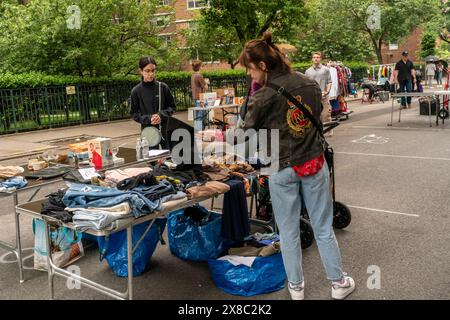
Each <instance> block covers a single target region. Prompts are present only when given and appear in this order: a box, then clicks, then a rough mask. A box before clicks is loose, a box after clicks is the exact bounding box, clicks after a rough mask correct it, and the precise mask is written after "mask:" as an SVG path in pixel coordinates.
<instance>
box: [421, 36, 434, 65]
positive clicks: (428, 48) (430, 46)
mask: <svg viewBox="0 0 450 320" xmlns="http://www.w3.org/2000/svg"><path fill="white" fill-rule="evenodd" d="M436 38H437V34H435V33H434V32H430V31H428V32H425V33H424V35H423V37H422V42H421V50H420V56H421V57H422V58H423V59H425V58H426V57H428V56H433V55H435V54H436Z"/></svg>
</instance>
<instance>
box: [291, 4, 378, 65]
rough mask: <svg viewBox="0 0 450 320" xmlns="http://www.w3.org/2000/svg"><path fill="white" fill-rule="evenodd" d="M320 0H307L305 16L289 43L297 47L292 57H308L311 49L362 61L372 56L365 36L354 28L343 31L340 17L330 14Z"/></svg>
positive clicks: (338, 58)
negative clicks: (291, 42) (306, 17)
mask: <svg viewBox="0 0 450 320" xmlns="http://www.w3.org/2000/svg"><path fill="white" fill-rule="evenodd" d="M323 4H324V2H323V1H317V0H315V1H308V2H307V6H306V8H307V9H308V11H309V19H308V20H307V24H306V26H305V27H304V28H302V30H300V31H299V34H298V36H297V37H295V39H296V40H295V41H293V44H295V46H296V47H297V48H298V52H297V53H296V54H295V56H294V59H295V60H296V61H309V60H310V59H311V53H312V52H316V51H319V52H322V53H323V54H324V56H325V57H326V58H329V59H332V60H335V61H336V60H340V61H344V60H353V61H364V60H367V58H371V57H373V50H372V48H371V47H370V46H367V43H368V41H369V39H368V36H367V35H366V34H364V33H358V32H343V28H342V20H341V17H339V16H337V15H335V14H330V11H328V10H329V8H328V7H326V6H324V5H323Z"/></svg>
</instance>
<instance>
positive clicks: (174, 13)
mask: <svg viewBox="0 0 450 320" xmlns="http://www.w3.org/2000/svg"><path fill="white" fill-rule="evenodd" d="M160 1H161V6H163V7H161V8H160V9H159V10H158V13H157V14H156V15H155V19H156V23H157V24H160V25H164V24H165V21H166V20H165V19H173V23H172V24H170V25H169V26H168V27H167V28H166V29H164V31H162V32H161V33H160V34H159V36H160V37H164V38H165V40H166V41H177V42H178V44H179V45H178V47H179V48H181V49H182V48H184V46H185V39H184V38H183V36H182V35H181V32H180V31H181V30H183V29H192V28H193V27H194V26H195V20H196V18H198V17H199V16H200V9H202V8H204V7H205V6H206V5H207V4H208V0H160ZM168 7H172V9H168ZM193 58H196V57H193ZM199 58H201V59H202V60H203V62H204V65H203V70H208V69H209V70H211V69H228V68H229V65H228V64H227V63H223V62H220V61H207V60H208V59H207V58H205V57H199ZM182 69H183V70H191V66H190V61H186V62H185V63H184V64H183V66H182Z"/></svg>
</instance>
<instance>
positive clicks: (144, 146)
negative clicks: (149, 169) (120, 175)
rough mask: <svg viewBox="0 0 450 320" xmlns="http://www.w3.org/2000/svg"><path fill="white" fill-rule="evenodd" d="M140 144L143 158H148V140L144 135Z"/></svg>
mask: <svg viewBox="0 0 450 320" xmlns="http://www.w3.org/2000/svg"><path fill="white" fill-rule="evenodd" d="M141 146H142V155H143V158H144V159H148V158H149V151H150V147H149V143H148V140H147V139H146V138H145V137H142V140H141Z"/></svg>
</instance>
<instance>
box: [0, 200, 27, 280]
mask: <svg viewBox="0 0 450 320" xmlns="http://www.w3.org/2000/svg"><path fill="white" fill-rule="evenodd" d="M9 196H10V195H8V197H9ZM12 196H13V202H14V223H15V235H16V243H15V244H14V245H13V244H10V243H7V242H4V241H0V247H2V248H4V249H6V250H8V251H11V252H13V253H14V254H15V255H16V259H17V265H18V266H19V282H20V283H23V282H24V276H23V261H22V243H21V239H20V219H19V218H20V214H19V213H18V212H17V210H16V206H17V205H18V202H19V200H18V195H17V191H14V193H12Z"/></svg>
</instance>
